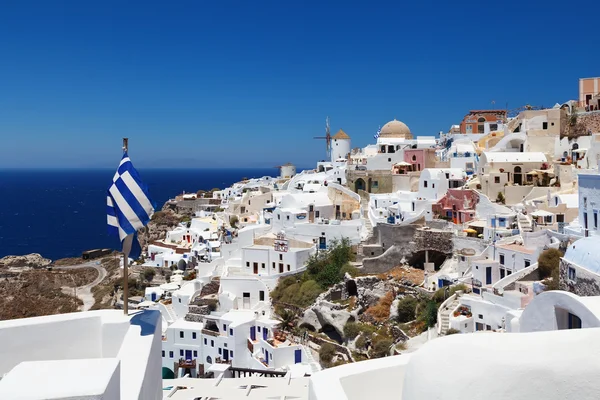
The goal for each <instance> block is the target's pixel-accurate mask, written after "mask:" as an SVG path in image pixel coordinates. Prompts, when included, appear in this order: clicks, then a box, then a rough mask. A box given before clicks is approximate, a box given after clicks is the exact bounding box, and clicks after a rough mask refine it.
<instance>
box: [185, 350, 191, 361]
mask: <svg viewBox="0 0 600 400" xmlns="http://www.w3.org/2000/svg"><path fill="white" fill-rule="evenodd" d="M185 359H186V360H191V359H192V351H191V350H186V351H185Z"/></svg>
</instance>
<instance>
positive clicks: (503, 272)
mask: <svg viewBox="0 0 600 400" xmlns="http://www.w3.org/2000/svg"><path fill="white" fill-rule="evenodd" d="M505 274H506V272H505V271H504V268H500V279H502V278H504V276H505Z"/></svg>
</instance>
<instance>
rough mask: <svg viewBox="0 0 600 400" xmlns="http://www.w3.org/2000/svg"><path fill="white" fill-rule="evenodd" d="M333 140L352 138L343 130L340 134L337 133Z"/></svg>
mask: <svg viewBox="0 0 600 400" xmlns="http://www.w3.org/2000/svg"><path fill="white" fill-rule="evenodd" d="M332 139H350V136H348V134H347V133H346V132H344V131H343V130H341V129H340V130H339V131H338V133H336V134H335V135H334V136H333V138H332Z"/></svg>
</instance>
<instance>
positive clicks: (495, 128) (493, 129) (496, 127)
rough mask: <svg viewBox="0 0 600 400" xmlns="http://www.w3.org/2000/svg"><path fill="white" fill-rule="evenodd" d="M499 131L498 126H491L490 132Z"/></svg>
mask: <svg viewBox="0 0 600 400" xmlns="http://www.w3.org/2000/svg"><path fill="white" fill-rule="evenodd" d="M497 130H498V124H490V131H497Z"/></svg>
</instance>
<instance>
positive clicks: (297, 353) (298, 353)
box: [294, 349, 302, 364]
mask: <svg viewBox="0 0 600 400" xmlns="http://www.w3.org/2000/svg"><path fill="white" fill-rule="evenodd" d="M301 362H302V350H300V349H298V350H295V351H294V363H296V364H300V363H301Z"/></svg>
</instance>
